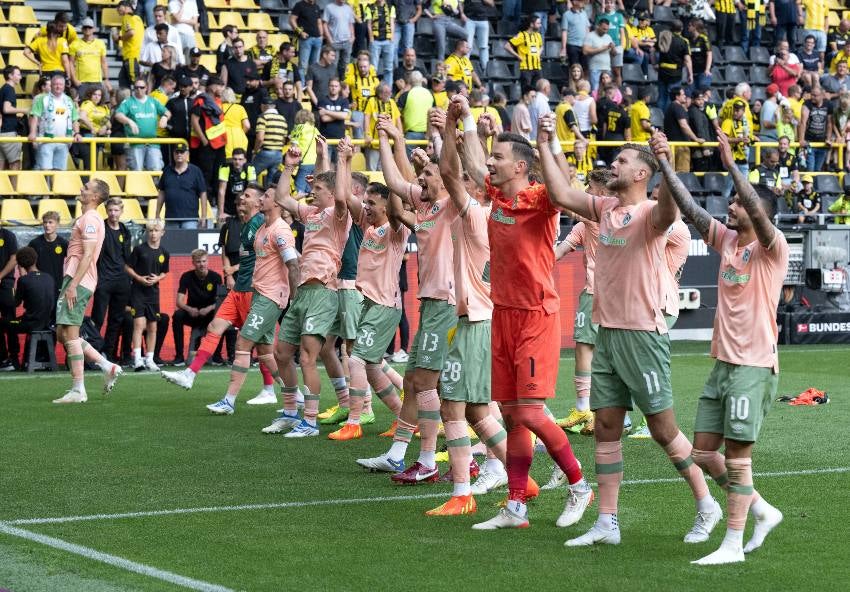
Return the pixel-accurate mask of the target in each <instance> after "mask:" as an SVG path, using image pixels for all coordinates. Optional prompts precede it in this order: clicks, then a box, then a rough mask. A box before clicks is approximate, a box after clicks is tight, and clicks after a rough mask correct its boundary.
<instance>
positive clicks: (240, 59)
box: [219, 37, 260, 100]
mask: <svg viewBox="0 0 850 592" xmlns="http://www.w3.org/2000/svg"><path fill="white" fill-rule="evenodd" d="M219 76H220V78H221V80H222V82H223V83H224V86H229V87H230V88H232V89H233V92H235V93H236V99H237V100H240V99H241V98H242V93H244V92H245V84H246V82H247V80H248V77H249V76H253V77H255V78H256V79H258V80H259V78H260V74H259V72H258V70H257V64H255V63H254V60H252V59H250V58H249V57H248V55H247V54H246V53H245V42H244V41H243V40H242V39H241V38H239V37H237V38H236V39H234V40H233V57H232V58H230V59H229V60H227V61H226V62H225V63H224V66H223V67H222V68H221V70H220V72H219Z"/></svg>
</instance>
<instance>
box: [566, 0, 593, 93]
mask: <svg viewBox="0 0 850 592" xmlns="http://www.w3.org/2000/svg"><path fill="white" fill-rule="evenodd" d="M584 3H585V0H573V2H572V5H571V6H570V8H569V10H567V11H565V12H564V14H563V16H562V17H561V60H562V61H563V59H564V58H567V61H568V62H569V64H570V66H572V65H573V64H579V65H580V66H581V67H582V69H584V70H587V67H588V66H587V56H586V55H585V54H584V51H583V49H584V40H585V37H586V36H587V34H588V33H589V32H590V29H591V27H590V19H589V18H588V15H587V11H585V9H584ZM573 91H575V89H573Z"/></svg>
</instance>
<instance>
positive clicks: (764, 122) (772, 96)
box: [758, 84, 779, 142]
mask: <svg viewBox="0 0 850 592" xmlns="http://www.w3.org/2000/svg"><path fill="white" fill-rule="evenodd" d="M778 93H779V87H778V86H777V85H776V84H768V85H767V90H766V91H765V95H766V98H765V100H764V102H763V103H762V104H761V113H759V120H760V125H759V134H758V136H759V139H760V140H761V141H762V142H776V140H777V136H776V123H777V121H778V119H779V101H778V100H777V94H778Z"/></svg>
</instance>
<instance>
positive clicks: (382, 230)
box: [375, 226, 387, 236]
mask: <svg viewBox="0 0 850 592" xmlns="http://www.w3.org/2000/svg"><path fill="white" fill-rule="evenodd" d="M386 233H387V229H386V228H384V227H383V226H381V227H380V228H377V229H375V234H377V235H378V236H384V235H385V234H386Z"/></svg>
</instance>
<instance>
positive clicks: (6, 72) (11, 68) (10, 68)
mask: <svg viewBox="0 0 850 592" xmlns="http://www.w3.org/2000/svg"><path fill="white" fill-rule="evenodd" d="M15 70H20V68H19V67H17V66H15V65H14V64H10V65H8V66H6V67H5V68H3V78H4V79H5V80H8V79H9V76H11V75H12V74H14V73H15Z"/></svg>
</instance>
